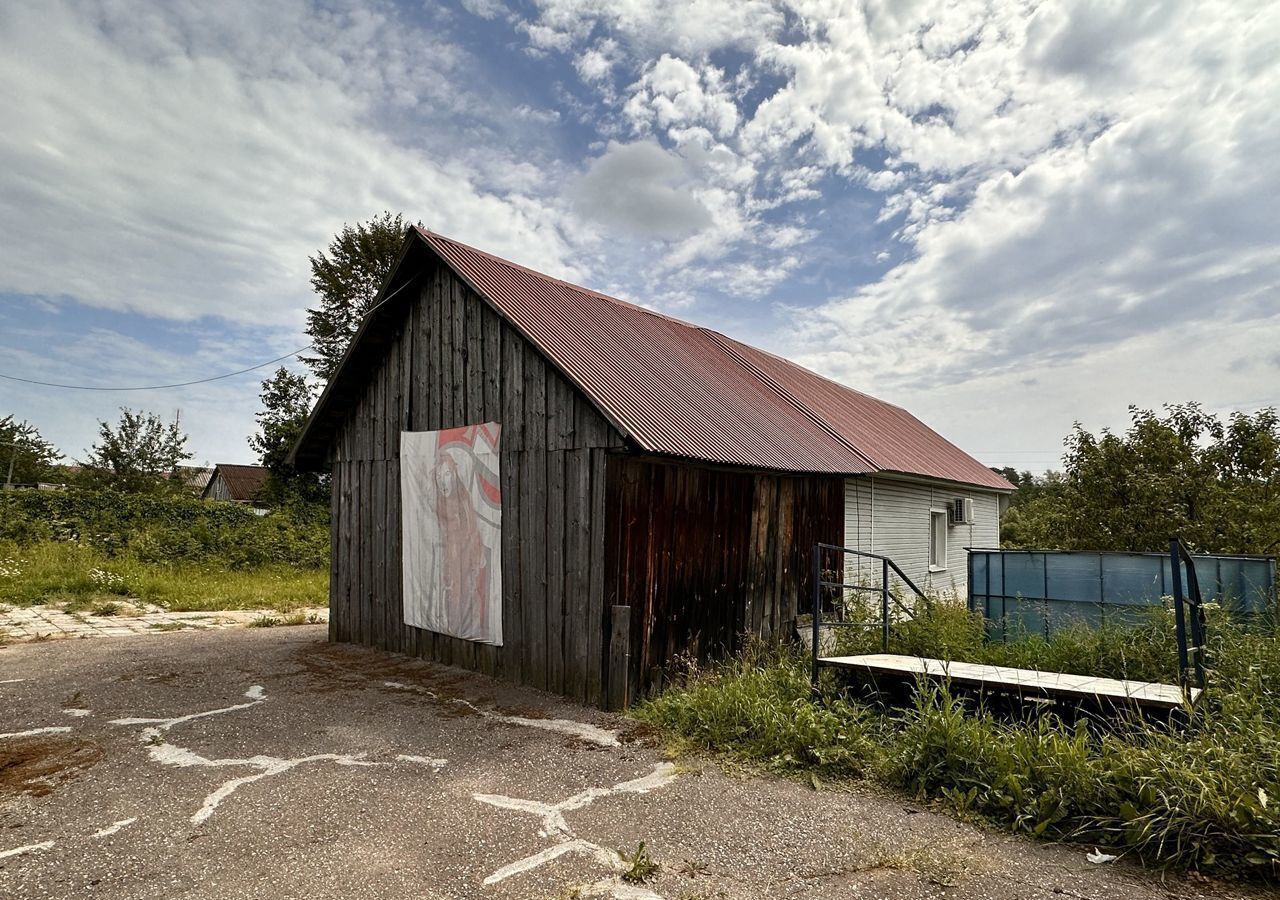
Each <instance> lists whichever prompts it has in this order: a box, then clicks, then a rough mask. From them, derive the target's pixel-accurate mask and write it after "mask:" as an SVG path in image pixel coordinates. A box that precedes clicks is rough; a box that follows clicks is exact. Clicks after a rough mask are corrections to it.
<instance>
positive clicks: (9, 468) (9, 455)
mask: <svg viewBox="0 0 1280 900" xmlns="http://www.w3.org/2000/svg"><path fill="white" fill-rule="evenodd" d="M60 459H62V454H61V453H59V452H58V451H57V449H55V448H54V446H53V444H51V443H49V442H48V441H46V440H45V439H44V438H43V437H41V436H40V432H39V431H38V430H37V429H36V427H35V426H34V425H32V424H31V423H30V422H19V421H18V420H17V419H15V418H14V417H13V416H5V417H4V418H2V419H0V478H2V479H3V480H4V482H5V483H6V484H35V483H36V482H39V481H48V480H50V479H51V478H52V476H53V473H54V471H55V465H56V464H57V462H58V460H60Z"/></svg>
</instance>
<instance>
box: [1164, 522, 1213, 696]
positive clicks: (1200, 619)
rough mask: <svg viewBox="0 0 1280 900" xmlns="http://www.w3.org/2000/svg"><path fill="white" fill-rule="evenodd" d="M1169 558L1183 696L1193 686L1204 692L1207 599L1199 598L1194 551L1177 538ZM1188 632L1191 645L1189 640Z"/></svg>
mask: <svg viewBox="0 0 1280 900" xmlns="http://www.w3.org/2000/svg"><path fill="white" fill-rule="evenodd" d="M1169 558H1170V561H1171V562H1172V564H1173V621H1174V627H1175V628H1176V630H1177V632H1178V678H1179V681H1180V683H1181V685H1182V690H1183V692H1184V693H1185V692H1186V691H1187V690H1188V689H1189V688H1191V687H1193V686H1194V687H1198V688H1200V690H1204V687H1205V682H1206V676H1205V664H1204V654H1205V640H1204V598H1203V597H1201V595H1200V579H1199V578H1197V577H1196V563H1195V560H1194V559H1192V558H1191V551H1190V550H1188V549H1187V546H1186V545H1185V544H1184V543H1182V540H1181V539H1180V538H1176V537H1175V538H1170V539H1169ZM1184 565H1185V566H1186V573H1187V574H1186V579H1187V584H1186V591H1185V592H1184V591H1183V586H1182V569H1183V566H1184ZM1188 630H1190V638H1191V640H1190V642H1188V640H1187V632H1188ZM1193 679H1194V685H1193V684H1192V680H1193Z"/></svg>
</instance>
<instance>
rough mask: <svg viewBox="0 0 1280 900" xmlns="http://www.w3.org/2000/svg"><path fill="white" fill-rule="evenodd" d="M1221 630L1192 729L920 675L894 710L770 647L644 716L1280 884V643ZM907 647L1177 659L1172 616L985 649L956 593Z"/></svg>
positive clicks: (1143, 673)
mask: <svg viewBox="0 0 1280 900" xmlns="http://www.w3.org/2000/svg"><path fill="white" fill-rule="evenodd" d="M1209 634H1210V636H1211V651H1212V652H1211V655H1210V666H1211V673H1210V686H1209V690H1208V691H1207V692H1206V694H1205V697H1204V699H1203V701H1202V703H1201V704H1200V707H1199V708H1198V709H1197V711H1196V713H1195V716H1194V718H1193V721H1192V724H1191V726H1190V728H1189V729H1188V730H1187V731H1185V732H1183V731H1181V730H1178V729H1176V728H1171V727H1169V726H1167V725H1164V724H1160V723H1158V722H1153V721H1143V720H1139V719H1137V718H1136V717H1132V716H1130V717H1120V718H1119V719H1116V720H1111V721H1108V722H1105V723H1104V722H1101V721H1099V720H1097V719H1089V718H1081V719H1079V720H1074V719H1071V718H1068V717H1065V716H1063V715H1059V714H1058V713H1057V712H1055V711H1052V710H1045V709H1043V708H1036V707H1032V708H1025V709H1015V710H1013V711H1008V710H996V709H994V708H988V707H986V706H984V705H983V704H982V703H980V702H978V701H975V700H974V699H972V698H971V697H962V696H959V695H953V694H952V693H951V692H950V691H949V690H948V688H947V686H945V685H943V686H927V685H919V686H917V690H916V691H915V693H914V698H913V700H912V701H910V702H909V703H908V704H907V705H906V706H905V707H904V708H893V707H888V706H880V705H878V704H875V703H873V702H871V700H870V698H867V699H866V700H865V701H864V700H862V699H859V698H858V697H856V696H854V695H851V694H849V693H847V692H842V691H840V690H838V689H837V687H836V685H835V683H834V682H831V683H829V684H828V685H827V687H828V690H827V691H826V694H825V700H824V701H823V702H814V701H813V700H812V699H811V697H810V685H809V677H808V657H807V656H805V655H803V654H800V653H796V652H793V651H766V650H764V649H761V648H749V649H748V651H747V652H746V653H744V654H743V655H742V656H741V657H739V658H737V659H735V660H732V661H729V662H727V663H725V664H723V665H720V666H717V667H713V668H711V669H708V670H705V671H692V672H691V673H690V674H689V675H688V677H687V678H686V679H685V680H684V681H683V682H681V683H679V684H678V685H677V686H676V687H674V688H672V689H670V690H668V691H667V692H666V693H664V694H663V695H662V696H660V697H658V698H656V699H655V700H653V701H651V702H649V703H648V704H646V705H643V706H641V707H640V708H639V709H638V710H637V711H636V715H637V716H638V717H639V718H641V719H643V720H645V721H647V722H649V723H651V724H653V725H656V726H658V727H660V728H662V729H663V730H664V731H665V733H666V734H667V735H668V736H669V737H670V739H671V741H672V743H673V744H674V745H675V747H676V749H678V750H679V749H684V750H696V751H700V752H709V753H712V754H717V755H720V756H722V757H723V758H725V759H728V760H732V761H734V762H737V763H746V764H748V765H752V766H756V767H759V768H763V769H766V770H770V771H775V772H779V773H782V774H787V775H793V776H796V777H799V778H802V779H804V780H805V781H809V782H811V783H818V782H817V781H816V779H818V778H821V779H823V780H833V781H834V780H841V779H843V780H850V779H867V780H872V781H876V782H878V783H881V784H883V785H887V786H889V787H892V788H895V789H897V790H900V791H902V792H904V793H906V794H909V795H912V796H915V797H919V798H924V799H930V800H933V801H934V802H936V803H938V804H939V805H941V806H943V807H946V808H948V809H950V810H952V811H953V812H956V813H957V814H959V815H961V816H962V817H968V818H975V819H981V820H985V821H988V822H991V823H994V824H997V825H1000V826H1002V827H1004V828H1007V829H1009V830H1011V831H1014V832H1018V833H1024V834H1028V835H1033V836H1040V837H1044V838H1051V839H1054V840H1068V841H1079V842H1083V843H1087V844H1090V845H1094V846H1106V847H1111V848H1115V850H1114V851H1113V852H1119V853H1121V854H1128V855H1131V856H1133V857H1136V858H1138V859H1140V860H1142V861H1144V862H1147V863H1149V864H1153V865H1157V866H1180V867H1184V868H1191V869H1198V870H1202V871H1206V872H1213V873H1216V874H1225V875H1247V876H1251V877H1258V878H1263V879H1276V878H1280V642H1278V641H1277V638H1276V635H1275V634H1274V633H1273V632H1271V631H1268V630H1256V631H1250V630H1245V629H1244V628H1241V627H1240V626H1238V625H1236V624H1233V623H1231V622H1228V621H1225V620H1223V619H1222V617H1221V616H1220V615H1219V616H1216V617H1215V619H1214V620H1212V621H1211V623H1210V628H1209ZM855 643H856V641H855ZM843 649H848V650H858V649H864V648H860V647H857V646H851V647H848V648H843ZM892 649H894V650H896V651H898V652H909V653H918V654H922V655H928V656H935V657H942V658H952V659H963V660H967V661H974V662H992V663H1002V664H1006V665H1020V666H1024V667H1032V668H1037V667H1038V668H1041V669H1046V670H1047V669H1058V670H1062V671H1074V672H1080V673H1089V672H1095V673H1098V674H1102V675H1109V676H1113V677H1127V678H1136V679H1142V680H1157V679H1163V680H1167V679H1169V678H1171V677H1173V675H1174V674H1175V668H1176V662H1175V660H1176V657H1175V649H1174V641H1173V637H1172V625H1171V623H1170V622H1169V621H1168V616H1167V614H1166V613H1164V612H1163V611H1157V612H1155V613H1154V614H1153V615H1152V617H1151V619H1150V621H1148V622H1146V623H1144V624H1143V625H1140V626H1138V627H1135V628H1129V629H1105V630H1101V631H1097V632H1086V631H1083V630H1068V631H1065V632H1063V633H1061V634H1059V635H1057V636H1055V638H1054V639H1053V640H1052V641H1045V640H1043V639H1041V638H1036V639H1026V640H1022V641H1017V642H1013V643H1010V644H1007V645H1005V644H986V643H984V642H983V640H982V627H981V622H979V621H976V620H974V619H973V618H972V617H970V616H969V614H968V613H967V611H965V610H964V609H963V608H960V609H957V608H955V607H952V606H947V605H942V604H939V605H936V606H935V607H934V608H933V610H932V611H931V612H930V613H927V614H924V615H922V616H921V617H920V618H919V619H918V620H917V621H915V622H913V623H904V627H903V628H902V629H901V633H900V635H899V636H898V637H896V638H895V646H894V647H893V648H892Z"/></svg>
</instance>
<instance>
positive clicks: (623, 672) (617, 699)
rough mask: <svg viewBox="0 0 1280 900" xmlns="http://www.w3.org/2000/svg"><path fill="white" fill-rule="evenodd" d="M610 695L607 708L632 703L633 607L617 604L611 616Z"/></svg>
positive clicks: (621, 706)
mask: <svg viewBox="0 0 1280 900" xmlns="http://www.w3.org/2000/svg"><path fill="white" fill-rule="evenodd" d="M609 621H610V624H611V626H612V627H611V634H610V637H609V696H608V700H607V702H606V708H607V709H611V710H614V711H617V710H623V709H626V708H627V706H628V705H630V703H631V691H630V687H631V686H630V684H629V683H628V679H629V677H630V672H631V607H629V606H615V607H613V610H612V614H611V615H610V617H609Z"/></svg>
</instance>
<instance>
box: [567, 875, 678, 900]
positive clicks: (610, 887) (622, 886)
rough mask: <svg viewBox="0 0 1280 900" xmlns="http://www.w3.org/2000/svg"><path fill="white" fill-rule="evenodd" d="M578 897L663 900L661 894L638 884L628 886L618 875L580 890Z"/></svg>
mask: <svg viewBox="0 0 1280 900" xmlns="http://www.w3.org/2000/svg"><path fill="white" fill-rule="evenodd" d="M578 896H580V897H609V898H611V900H663V898H662V895H661V894H655V893H654V892H653V891H651V890H649V889H648V888H646V887H640V886H639V885H638V884H627V883H625V882H624V881H623V880H622V879H621V878H619V877H618V876H617V875H614V876H613V877H612V878H605V879H602V880H600V881H597V882H595V883H594V884H589V885H587V886H586V887H584V888H579V889H578Z"/></svg>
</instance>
